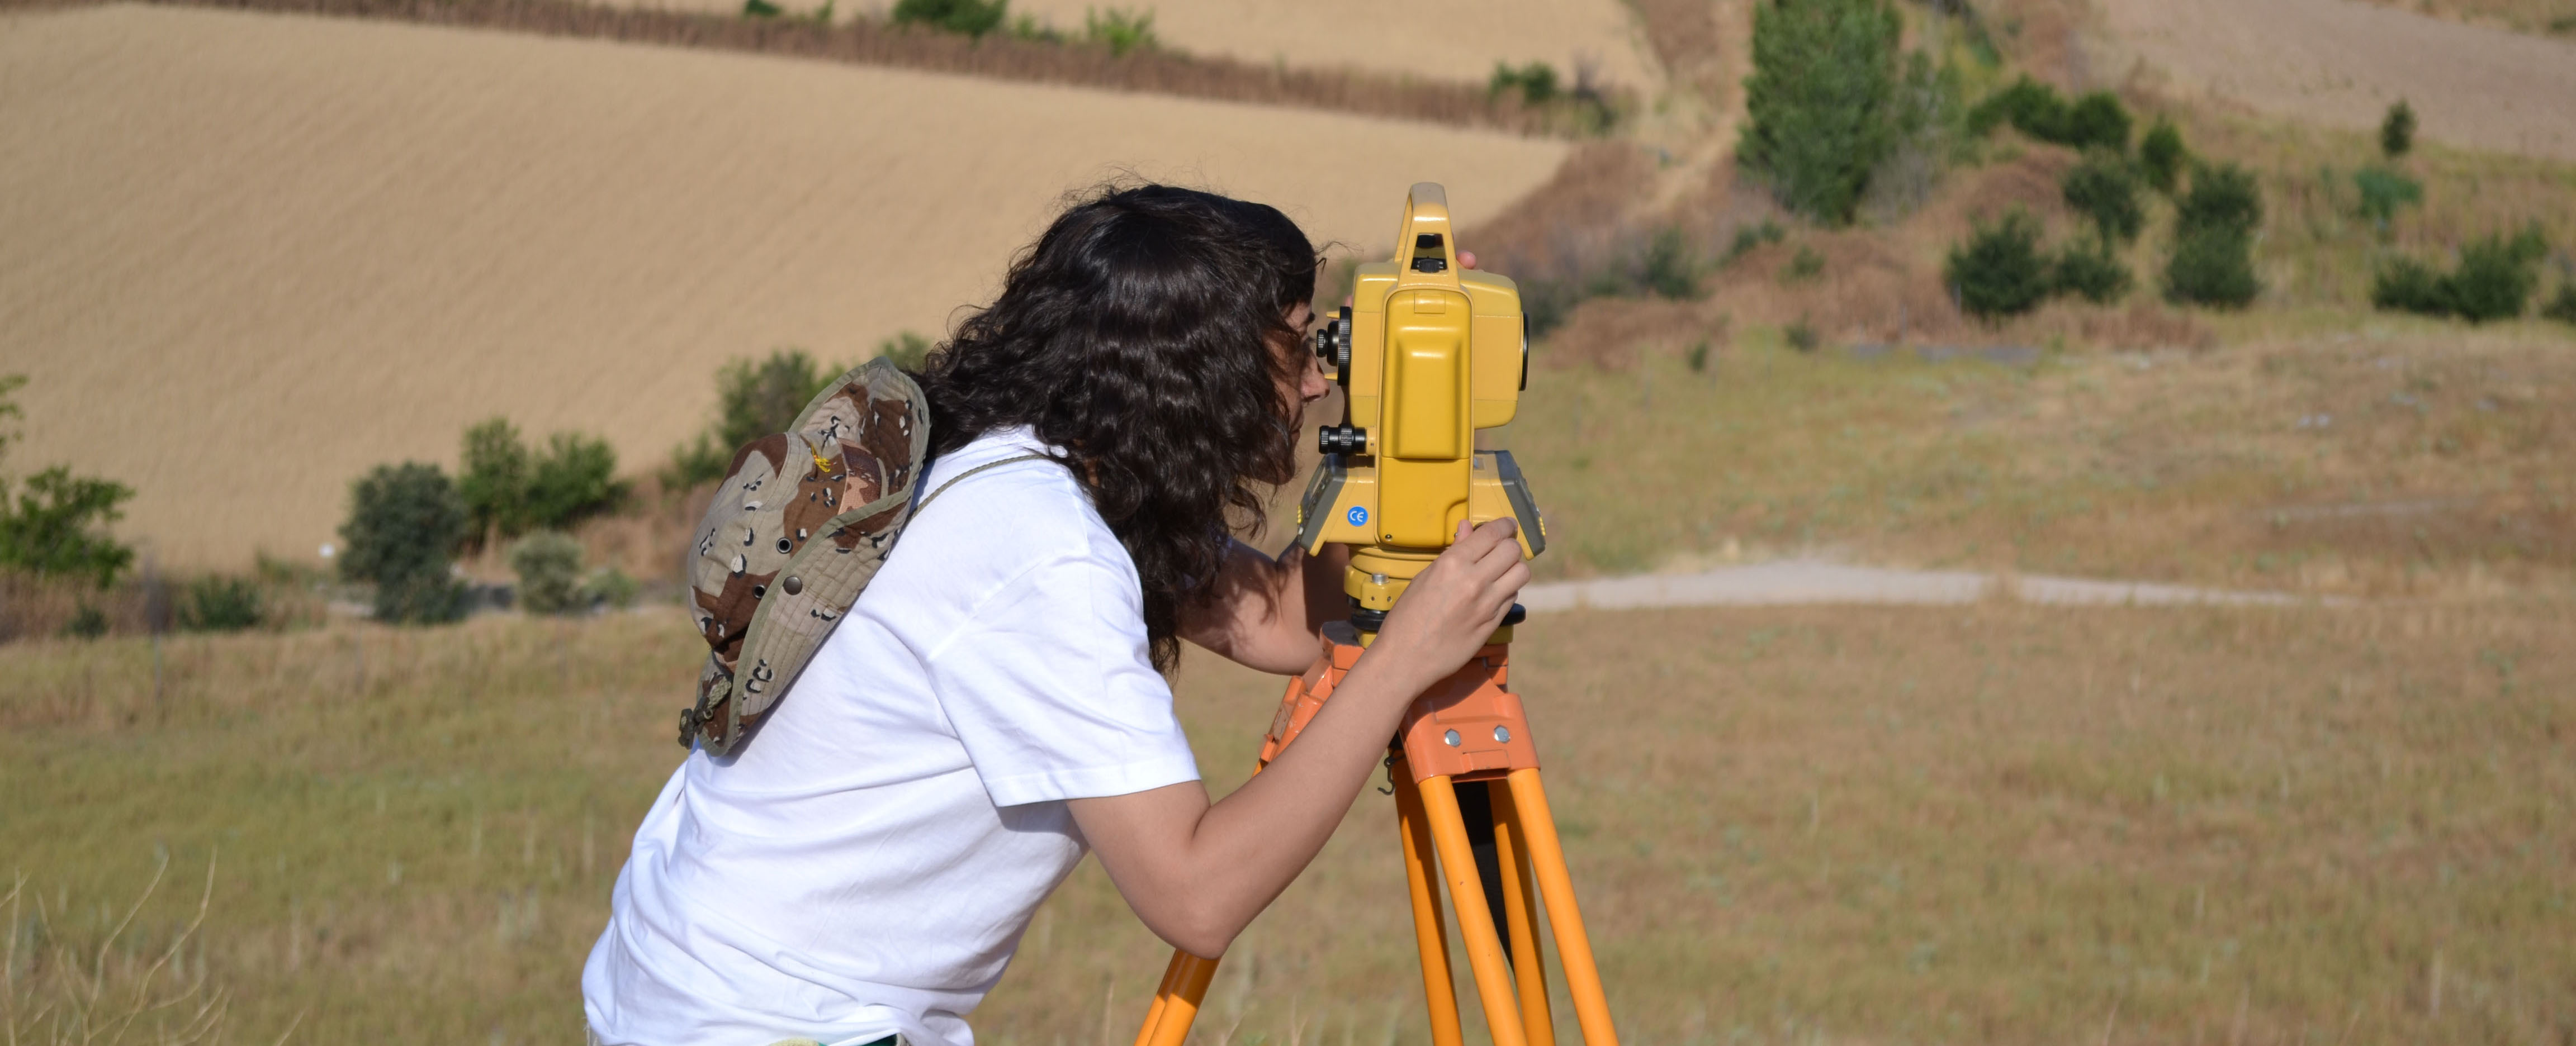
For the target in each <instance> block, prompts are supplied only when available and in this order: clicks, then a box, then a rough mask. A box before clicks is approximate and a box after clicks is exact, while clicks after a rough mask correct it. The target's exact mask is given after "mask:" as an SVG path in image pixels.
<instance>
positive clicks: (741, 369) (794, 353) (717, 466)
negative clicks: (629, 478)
mask: <svg viewBox="0 0 2576 1046" xmlns="http://www.w3.org/2000/svg"><path fill="white" fill-rule="evenodd" d="M927 351H928V350H927V348H926V347H925V349H924V352H925V353H926V352H927ZM840 375H841V372H840V371H838V370H835V371H829V372H826V371H825V370H823V368H822V367H820V366H819V365H817V364H816V363H815V362H814V358H813V357H812V356H808V355H806V354H805V350H803V349H779V350H776V351H774V352H771V353H770V354H769V356H768V358H766V359H761V360H748V359H738V360H734V361H733V362H731V363H727V364H725V365H724V366H723V367H722V368H720V369H718V370H717V371H716V420H715V423H714V424H713V425H712V426H710V427H709V428H708V429H707V431H705V432H703V433H700V434H699V435H698V438H697V439H696V440H694V441H692V442H690V443H687V444H684V445H682V446H681V447H679V448H678V449H676V450H673V451H672V452H671V463H670V465H669V466H667V467H665V468H664V469H663V470H662V485H663V487H664V488H665V489H668V490H686V489H688V488H690V487H694V486H697V485H698V484H700V483H705V482H709V481H711V480H717V479H722V478H724V470H725V466H726V465H729V464H732V463H733V452H734V450H735V449H736V448H738V447H741V446H742V445H743V444H745V443H749V442H751V441H753V440H756V439H759V438H761V437H762V436H766V435H769V434H771V433H773V432H785V431H787V426H788V425H789V424H791V423H793V422H794V421H795V420H796V415H797V412H799V411H802V410H804V409H805V404H806V402H807V401H810V400H812V399H813V398H814V396H815V395H816V394H817V393H820V392H822V391H823V388H824V386H826V385H829V384H830V383H831V381H832V379H834V378H837V377H839V376H840Z"/></svg>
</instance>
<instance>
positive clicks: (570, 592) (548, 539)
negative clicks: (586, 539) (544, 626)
mask: <svg viewBox="0 0 2576 1046" xmlns="http://www.w3.org/2000/svg"><path fill="white" fill-rule="evenodd" d="M510 569H511V570H512V571H513V572H515V573H517V574H518V575H519V592H518V601H519V608H520V609H522V610H525V611H527V612H528V613H531V614H569V613H572V612H575V611H578V610H580V609H582V608H583V606H584V604H585V601H584V600H583V599H582V598H581V542H579V541H575V540H573V538H572V536H571V535H569V534H565V533H563V532H561V531H555V530H540V531H537V532H536V533H534V534H530V535H528V536H527V537H524V538H520V539H519V541H518V543H517V544H514V545H511V546H510Z"/></svg>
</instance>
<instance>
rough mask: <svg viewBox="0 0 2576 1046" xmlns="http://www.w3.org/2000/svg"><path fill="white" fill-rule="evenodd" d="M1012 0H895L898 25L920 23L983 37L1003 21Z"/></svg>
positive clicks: (895, 17) (895, 15)
mask: <svg viewBox="0 0 2576 1046" xmlns="http://www.w3.org/2000/svg"><path fill="white" fill-rule="evenodd" d="M1009 7H1010V0H895V5H894V11H893V12H892V15H893V17H894V22H895V24H896V25H911V24H916V23H917V24H921V25H927V26H930V27H932V28H935V29H944V30H947V31H948V32H952V33H962V34H965V35H967V36H975V37H980V36H983V35H984V34H986V33H989V32H992V31H993V30H994V29H995V28H997V27H999V26H1000V25H1001V24H1002V19H1003V17H1004V16H1005V15H1007V14H1008V13H1009Z"/></svg>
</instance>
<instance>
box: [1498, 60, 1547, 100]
mask: <svg viewBox="0 0 2576 1046" xmlns="http://www.w3.org/2000/svg"><path fill="white" fill-rule="evenodd" d="M1556 91H1557V84H1556V67H1555V66H1552V65H1549V64H1547V63H1546V62H1531V63H1530V64H1528V65H1524V66H1519V67H1514V66H1513V65H1512V64H1511V63H1509V62H1496V63H1494V75H1493V78H1492V79H1491V80H1489V81H1487V82H1486V84H1485V93H1486V94H1487V95H1489V96H1492V97H1495V98H1500V97H1502V96H1503V95H1506V94H1512V93H1518V94H1519V95H1520V96H1521V103H1522V104H1524V105H1546V104H1547V103H1549V102H1552V101H1555V100H1556Z"/></svg>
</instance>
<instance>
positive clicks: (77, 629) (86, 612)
mask: <svg viewBox="0 0 2576 1046" xmlns="http://www.w3.org/2000/svg"><path fill="white" fill-rule="evenodd" d="M63 634H64V635H66V636H69V637H71V638H73V639H97V638H98V637H100V636H103V635H106V634H107V611H104V610H100V609H99V608H97V607H94V606H91V605H89V604H88V603H82V604H81V605H80V608H79V609H77V610H74V611H72V618H71V620H69V621H65V622H63Z"/></svg>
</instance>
